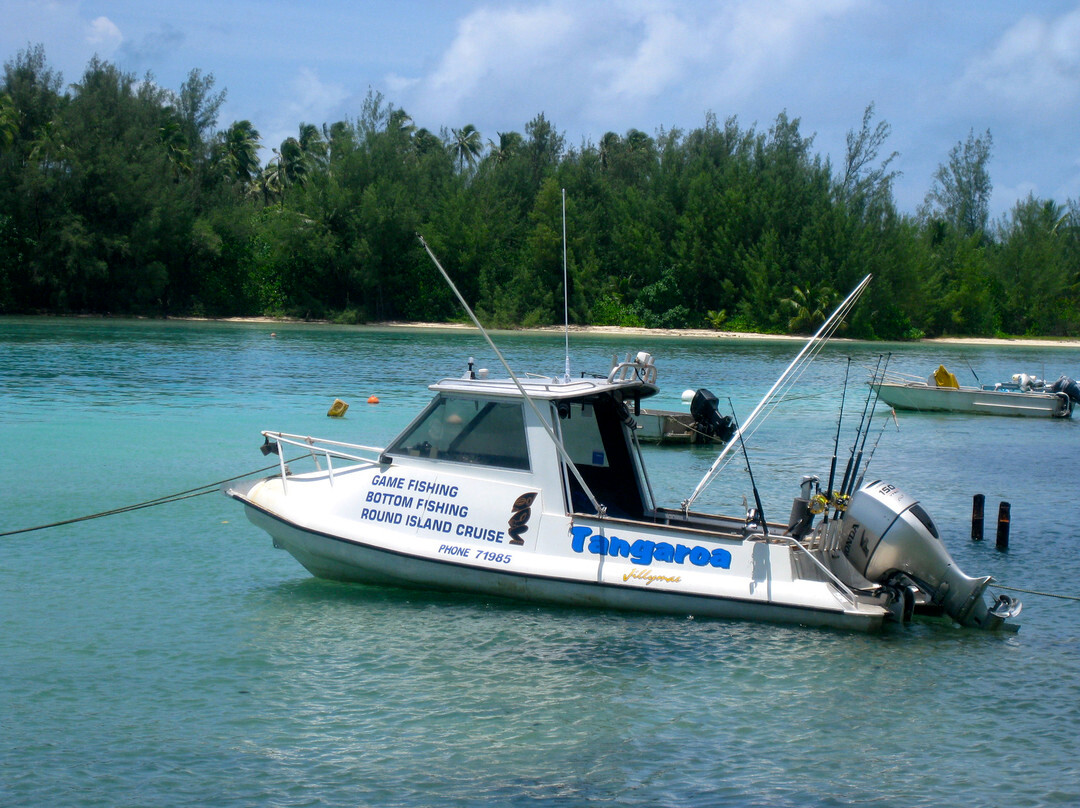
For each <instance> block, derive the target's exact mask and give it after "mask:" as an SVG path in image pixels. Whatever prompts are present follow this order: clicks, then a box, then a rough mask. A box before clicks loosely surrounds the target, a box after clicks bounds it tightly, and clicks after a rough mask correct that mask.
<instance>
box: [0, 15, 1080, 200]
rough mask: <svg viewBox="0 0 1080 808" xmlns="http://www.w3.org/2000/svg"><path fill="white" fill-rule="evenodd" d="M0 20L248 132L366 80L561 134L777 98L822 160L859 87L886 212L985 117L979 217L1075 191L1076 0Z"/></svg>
mask: <svg viewBox="0 0 1080 808" xmlns="http://www.w3.org/2000/svg"><path fill="white" fill-rule="evenodd" d="M0 19H2V20H3V24H2V26H0V57H2V58H3V60H4V61H10V60H12V59H13V58H14V57H15V56H16V54H17V53H18V52H19V51H20V50H22V49H24V48H26V47H27V45H29V44H38V43H40V44H42V45H44V47H45V53H46V56H47V58H48V60H49V63H50V65H51V66H52V67H53V68H54V69H55V70H58V71H60V72H61V73H62V74H63V78H64V82H65V84H69V83H73V82H76V81H78V80H79V77H80V75H81V74H82V71H83V70H84V68H85V66H86V63H87V61H88V60H89V59H90V58H91V57H92V56H93V55H94V54H97V55H99V56H100V57H102V58H103V59H106V60H108V61H111V62H113V63H115V64H117V65H118V66H120V67H121V68H122V69H124V70H126V71H129V72H132V73H135V74H136V75H138V76H139V77H142V76H143V74H145V73H146V72H147V71H150V72H151V73H152V74H153V76H154V79H155V80H156V81H157V82H158V83H159V84H161V85H163V86H165V87H167V88H169V89H172V90H177V89H179V87H180V85H181V83H182V82H183V81H184V79H185V78H186V76H187V74H188V73H189V72H190V70H191V69H192V68H198V69H200V70H201V71H202V72H203V73H212V74H213V75H214V77H215V79H216V82H217V83H216V87H217V89H225V90H227V100H226V103H225V105H224V107H223V108H222V113H221V118H220V120H219V125H220V127H221V128H224V127H225V126H227V125H228V124H229V123H231V122H232V121H234V120H241V119H247V120H250V121H251V122H252V123H253V124H254V125H255V127H256V128H257V129H258V130H259V131H260V132H261V133H262V135H263V142H264V145H265V146H271V145H276V144H278V143H280V141H281V140H282V139H284V138H285V137H287V136H288V135H290V134H294V133H295V132H296V130H297V127H298V125H299V124H300V123H301V122H310V123H317V124H321V123H324V122H332V121H336V120H341V119H343V118H354V117H355V116H356V115H357V114H358V113H359V111H360V107H361V104H362V102H363V100H364V98H365V96H366V95H367V94H368V91H369V89H374V90H376V91H379V92H381V93H382V94H383V95H384V96H385V97H386V99H387V101H389V102H391V103H392V104H394V105H395V106H397V107H401V108H403V109H404V110H405V111H406V112H408V113H409V114H410V116H411V117H412V118H413V120H414V121H415V122H416V124H417V125H418V126H423V127H426V128H428V129H430V130H432V131H435V132H438V131H439V130H440V129H441V128H442V127H461V126H463V125H465V124H468V123H471V124H473V125H474V126H476V128H477V129H479V130H480V132H481V133H482V135H483V136H484V138H485V140H486V139H489V138H490V139H497V133H498V132H505V131H510V130H515V131H518V132H523V131H524V128H525V124H526V123H527V122H528V121H529V120H531V119H532V118H534V117H535V116H536V115H537V114H538V113H540V112H543V113H544V114H545V116H546V117H547V119H548V120H549V121H551V122H552V123H553V124H554V125H555V127H556V128H557V129H558V130H559V131H560V132H562V133H563V134H564V135H565V136H566V139H567V143H568V144H571V145H579V144H581V143H582V141H584V140H591V141H593V142H597V141H599V139H600V137H601V136H602V135H603V134H604V132H607V131H609V130H610V131H615V132H618V133H620V134H622V133H625V132H626V131H627V130H628V129H631V128H637V129H641V130H643V131H645V132H647V133H650V134H652V133H655V132H656V131H657V130H658V129H659V128H660V127H664V128H665V129H673V128H677V129H683V130H689V129H693V128H695V127H698V126H700V125H702V123H703V122H704V120H705V115H706V113H708V112H712V113H715V115H716V116H717V117H718V118H719V119H720V120H721V121H723V120H724V119H726V118H729V117H732V116H734V117H735V118H737V120H738V122H739V124H740V126H741V127H742V128H744V129H746V128H749V127H751V126H755V127H756V128H757V129H758V130H767V129H768V128H769V126H770V125H771V124H772V122H773V121H774V120H775V119H776V116H777V115H778V114H779V113H781V112H784V111H786V112H787V114H788V116H789V117H791V118H798V119H800V121H801V131H802V132H803V134H804V136H808V135H814V136H815V140H814V147H815V149H816V150H817V151H818V152H819V153H821V154H823V155H828V156H830V157H831V158H832V161H833V164H834V165H838V164H839V163H840V162H841V161H842V160H843V156H844V148H845V135H846V134H847V132H848V131H849V130H851V129H857V128H858V127H859V125H860V123H861V120H862V113H863V110H864V109H865V108H866V106H867V105H868V104H870V103H873V104H874V105H875V110H876V120H884V121H886V122H887V123H888V124H889V125H890V126H891V127H892V135H891V138H890V140H889V142H888V143H887V146H886V148H887V151H897V152H899V153H900V156H899V158H898V159H897V160H896V161H895V163H894V164H893V167H895V168H898V169H899V170H900V171H902V172H903V176H902V177H901V178H900V179H899V180H898V182H897V185H896V189H895V190H896V201H897V203H898V204H899V206H900V207H901V208H902V209H903V210H905V211H909V212H913V211H914V210H915V208H916V207H917V206H918V205H919V203H921V202H922V200H923V198H924V197H925V195H926V192H927V190H928V189H929V188H930V185H931V182H932V175H933V173H934V170H935V169H936V168H937V166H938V165H939V164H941V163H943V162H945V161H946V160H947V158H948V154H949V151H950V150H951V149H952V148H953V147H954V146H955V145H956V144H957V143H958V142H959V141H961V140H964V139H966V138H967V136H968V133H969V132H970V131H972V130H974V132H975V133H976V134H982V133H983V132H985V131H986V130H987V129H989V130H990V132H991V135H992V137H993V155H992V160H991V163H990V174H991V178H992V180H993V183H994V195H993V200H992V211H993V215H994V216H995V217H997V216H1000V215H1002V214H1004V213H1005V212H1006V211H1007V210H1009V209H1010V208H1011V207H1012V205H1013V204H1014V203H1015V202H1016V200H1018V199H1020V198H1023V197H1026V196H1027V195H1028V194H1029V193H1033V194H1035V196H1037V197H1040V198H1049V199H1053V200H1055V201H1057V202H1064V201H1065V200H1066V199H1074V200H1077V199H1080V104H1078V103H1077V102H1078V100H1080V0H1026V1H1025V2H1016V0H977V2H948V1H947V0H715V1H714V2H704V1H700V2H693V1H692V0H670V1H669V2H664V1H663V0H628V1H627V2H614V1H613V0H606V1H605V2H601V1H600V0H545V2H524V1H522V2H497V1H496V0H489V1H488V2H475V1H474V0H459V1H458V2H452V1H451V0H446V1H445V2H435V1H434V0H425V1H424V2H410V0H396V1H393V2H392V1H389V0H320V2H317V3H302V2H296V0H293V1H292V2H285V1H284V0H260V2H253V1H252V0H185V1H184V2H183V3H178V2H174V1H173V0H163V1H162V2H157V3H152V2H147V0H0Z"/></svg>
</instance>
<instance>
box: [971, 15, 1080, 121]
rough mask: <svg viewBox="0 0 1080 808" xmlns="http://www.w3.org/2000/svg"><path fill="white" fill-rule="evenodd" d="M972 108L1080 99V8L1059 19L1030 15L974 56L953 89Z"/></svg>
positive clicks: (1021, 107)
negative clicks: (991, 46) (989, 47)
mask: <svg viewBox="0 0 1080 808" xmlns="http://www.w3.org/2000/svg"><path fill="white" fill-rule="evenodd" d="M954 93H955V95H956V96H957V97H960V98H964V99H966V100H967V101H968V103H970V104H971V105H973V106H976V107H981V106H985V107H986V108H993V107H995V106H997V105H1000V104H1003V103H1004V104H1006V105H1008V106H1009V107H1010V108H1011V109H1013V110H1015V111H1035V112H1037V111H1043V110H1049V109H1053V108H1058V107H1060V106H1062V105H1066V104H1072V103H1075V102H1076V100H1077V99H1078V98H1080V8H1078V9H1074V10H1073V11H1071V12H1069V13H1067V14H1063V15H1061V16H1060V17H1058V18H1057V19H1046V18H1040V17H1036V16H1027V17H1024V18H1022V19H1020V20H1019V21H1017V22H1016V23H1015V24H1014V25H1013V26H1012V27H1010V28H1009V29H1008V30H1007V31H1005V33H1004V34H1003V35H1002V36H1001V37H1000V38H999V39H998V41H997V43H996V44H995V45H994V47H993V48H991V49H990V50H989V51H987V52H984V53H981V54H979V55H978V56H977V57H975V58H974V59H973V60H972V61H971V63H970V65H969V66H968V68H967V70H966V71H965V73H964V75H963V76H962V77H961V79H960V80H959V82H957V85H956V87H955V88H954Z"/></svg>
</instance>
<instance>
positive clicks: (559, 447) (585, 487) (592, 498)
mask: <svg viewBox="0 0 1080 808" xmlns="http://www.w3.org/2000/svg"><path fill="white" fill-rule="evenodd" d="M416 237H417V238H418V239H419V240H420V244H421V245H422V246H423V248H424V249H425V250H426V251H427V254H428V256H429V257H430V258H431V260H432V262H433V263H434V264H435V268H436V269H438V270H439V274H440V275H442V276H443V280H445V281H446V284H447V286H449V287H450V291H451V292H453V293H454V296H455V297H456V298H457V299H458V302H459V303H460V304H461V307H462V308H463V309H465V313H466V314H468V315H469V319H470V320H472V321H473V325H475V326H476V327H477V329H479V331H480V335H481V336H482V337H483V338H484V339H485V340H486V341H487V344H488V346H489V347H490V348H491V350H493V351H494V352H495V356H497V357H499V361H500V362H502V365H503V367H504V368H506V372H507V373H509V374H510V381H512V382H513V383H514V386H515V387H517V389H518V392H519V393H521V397H522V398H523V399H525V403H526V404H528V405H529V407H530V408H531V409H532V411H533V413H534V414H535V415H536V417H537V419H538V420H539V421H540V426H542V427H543V428H544V431H545V432H546V433H547V435H548V437H549V438H551V442H552V443H553V444H555V450H556V451H557V452H558V453H559V456H560V457H561V458H562V459H563V462H565V463H566V467H567V469H568V470H569V471H570V473H571V474H573V475H574V479H576V480H577V481H578V483H579V484H580V485H581V490H582V491H584V492H585V496H587V497H588V498H589V502H591V503H592V506H593V507H594V508H596V513H597V516H599V517H600V518H601V519H603V518H604V517H605V516H606V515H607V506H605V505H601V504H600V501H599V500H598V499H597V498H596V495H595V494H593V492H592V489H591V488H589V484H588V483H587V482H585V478H584V477H582V476H581V472H580V471H579V470H578V467H577V466H576V465H575V464H574V461H573V459H572V458H571V457H570V454H569V453H568V452H567V451H566V447H565V446H563V442H562V441H561V440H559V438H558V437H556V435H555V432H554V430H552V428H551V426H550V425H549V424H548V422H547V419H545V418H544V416H543V414H542V413H541V412H540V409H539V408H538V407H537V406H536V402H535V401H533V400H532V396H530V395H529V394H528V393H527V392H526V391H525V388H524V387H522V385H521V381H520V380H519V379H518V377H517V376H516V375H515V374H514V371H513V370H512V369H511V367H510V363H509V362H507V361H506V358H505V357H504V356H503V355H502V351H500V350H499V349H498V347H496V345H495V343H494V341H493V340H492V339H491V335H490V334H488V332H487V331H486V330H485V329H484V327H483V326H482V325H480V321H479V320H478V319H476V314H474V313H473V310H472V309H471V308H469V304H468V303H466V302H465V298H464V297H463V296H462V294H461V292H459V291H458V288H457V286H455V285H454V282H453V281H452V280H450V275H449V274H448V273H447V272H446V270H445V269H443V265H442V264H440V263H439V259H438V258H436V257H435V253H434V252H433V251H432V249H431V247H430V246H429V245H428V243H427V242H426V241H425V240H424V237H423V236H422V235H420V234H419V233H417V234H416Z"/></svg>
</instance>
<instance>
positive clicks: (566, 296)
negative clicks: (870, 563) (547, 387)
mask: <svg viewBox="0 0 1080 808" xmlns="http://www.w3.org/2000/svg"><path fill="white" fill-rule="evenodd" d="M567 277H568V275H567V272H566V189H565V188H563V189H562V291H563V319H564V320H565V324H566V328H565V332H564V333H565V334H566V374H565V377H564V381H566V382H567V383H569V382H570V286H569V284H568V283H567Z"/></svg>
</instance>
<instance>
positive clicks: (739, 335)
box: [227, 317, 1080, 349]
mask: <svg viewBox="0 0 1080 808" xmlns="http://www.w3.org/2000/svg"><path fill="white" fill-rule="evenodd" d="M227 319H229V320H232V321H236V322H253V321H256V320H259V321H262V320H265V321H266V322H303V321H299V320H296V321H282V320H277V321H275V320H274V319H273V318H244V317H236V318H227ZM364 326H367V327H371V328H403V329H404V328H428V329H439V328H442V329H452V330H468V329H474V328H475V327H476V326H474V325H473V324H472V323H427V322H405V321H399V320H390V321H387V322H382V323H364ZM491 330H492V331H501V332H502V333H514V332H516V331H520V332H523V333H541V334H562V333H563V332H564V330H569V332H570V333H571V334H599V335H613V336H618V335H620V334H629V335H640V336H646V337H661V338H662V337H676V338H677V337H687V338H690V339H708V338H713V337H715V338H717V339H745V340H777V341H783V342H806V340H808V339H809V338H810V335H808V334H807V335H798V334H761V333H756V332H746V331H716V330H713V329H711V328H640V327H636V326H618V325H571V326H569V328H564V327H563V326H555V325H548V326H536V327H534V328H518V329H491ZM863 341H866V342H870V340H853V339H850V338H848V337H836V336H834V337H832V338H830V342H863ZM882 342H883V344H884V343H885V342H897V340H883V341H882ZM900 344H902V345H920V344H923V345H934V344H937V345H979V346H984V347H993V346H995V345H998V346H1008V345H1013V346H1025V347H1032V348H1077V349H1080V338H1076V337H1032V338H1030V339H1027V338H1021V337H1016V338H1012V337H1010V338H1004V339H1003V338H999V337H926V338H924V339H920V340H912V341H910V342H900Z"/></svg>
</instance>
